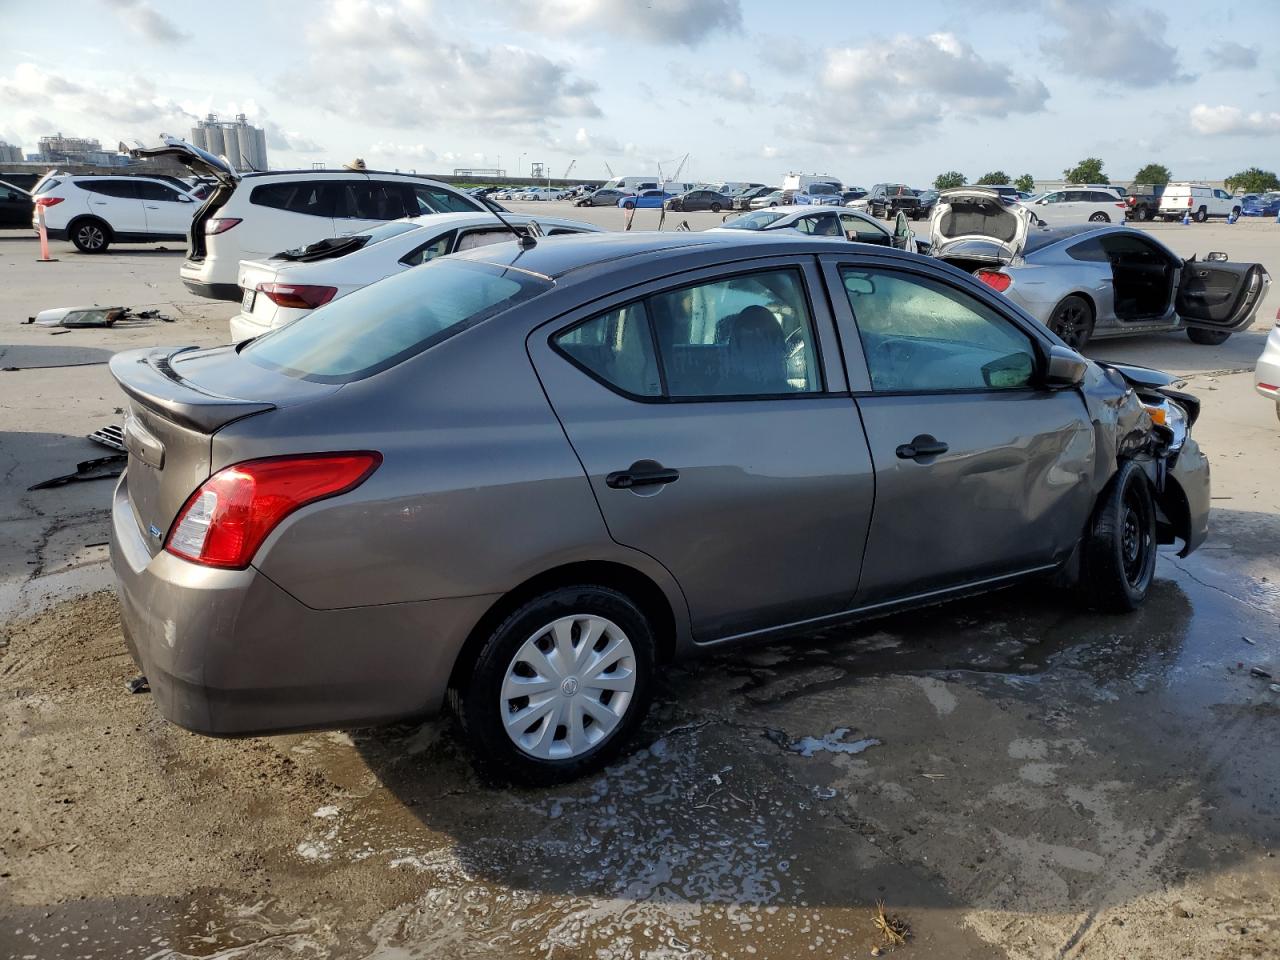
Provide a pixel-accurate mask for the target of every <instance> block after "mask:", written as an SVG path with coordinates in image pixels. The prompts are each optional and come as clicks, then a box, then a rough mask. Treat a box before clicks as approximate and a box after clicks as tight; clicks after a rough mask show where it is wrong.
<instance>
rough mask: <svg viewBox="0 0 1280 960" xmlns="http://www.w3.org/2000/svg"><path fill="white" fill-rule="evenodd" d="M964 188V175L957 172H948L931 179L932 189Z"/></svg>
mask: <svg viewBox="0 0 1280 960" xmlns="http://www.w3.org/2000/svg"><path fill="white" fill-rule="evenodd" d="M963 186H964V174H963V173H961V172H960V171H959V170H948V171H947V172H946V173H940V174H938V175H937V176H936V177H934V178H933V189H935V190H949V189H951V188H952V187H963Z"/></svg>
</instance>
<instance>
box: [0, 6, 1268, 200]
mask: <svg viewBox="0 0 1280 960" xmlns="http://www.w3.org/2000/svg"><path fill="white" fill-rule="evenodd" d="M1215 7H1216V9H1215ZM55 10H56V13H55V12H54V11H55ZM0 12H2V13H3V19H2V21H0V22H2V23H3V28H4V29H3V32H2V34H0V140H7V141H9V142H11V143H20V144H22V145H23V147H24V148H25V149H26V150H28V151H33V150H34V149H35V145H36V140H37V139H38V138H39V137H40V136H41V135H45V134H49V133H53V132H58V131H60V132H62V133H64V134H67V135H76V136H90V137H97V138H99V139H100V140H101V141H102V143H103V144H104V145H108V144H110V145H114V144H115V143H117V142H118V141H119V140H122V139H126V140H128V139H140V140H143V141H148V142H154V141H155V140H156V139H157V137H158V135H159V134H160V133H161V132H165V133H172V134H177V135H182V136H186V135H188V132H189V129H190V127H191V124H192V122H193V120H194V119H195V118H197V117H200V116H203V115H204V114H206V113H209V112H211V111H212V112H215V113H218V114H219V115H221V116H223V117H230V116H231V115H234V114H236V113H245V114H247V115H248V116H249V117H250V119H251V120H253V121H254V122H256V123H259V124H261V125H263V126H265V127H266V129H267V137H268V148H269V151H270V158H271V164H272V166H274V167H288V166H310V165H311V163H312V162H315V161H325V162H328V163H334V164H336V163H340V162H343V161H346V160H348V159H350V158H351V157H354V156H361V157H364V158H365V159H366V161H367V162H368V163H369V164H370V166H375V165H376V166H379V167H385V168H400V169H417V170H418V171H419V172H447V171H449V170H451V169H453V168H454V167H459V166H473V167H474V166H486V167H493V166H499V165H501V166H503V167H505V168H506V169H507V170H508V171H509V172H511V173H514V172H515V171H516V169H517V165H519V168H520V169H521V170H522V171H524V172H526V173H527V171H528V167H529V163H530V162H531V161H535V160H536V161H544V162H546V163H547V164H548V165H549V166H550V167H551V169H552V171H553V173H554V175H556V176H559V175H560V174H561V173H563V172H564V170H565V168H567V167H568V165H569V163H570V161H576V167H575V169H574V176H579V175H580V176H583V177H604V176H606V175H607V173H606V166H605V165H606V163H607V164H608V165H609V166H610V167H612V169H613V170H614V171H615V172H616V173H618V174H648V173H652V172H654V171H655V170H656V167H657V164H658V163H661V164H662V165H663V168H664V170H665V171H666V172H667V173H668V174H669V175H670V174H671V173H673V172H674V167H675V165H676V163H677V162H678V160H679V158H681V157H683V156H684V154H686V153H688V154H690V159H689V163H688V166H687V167H686V168H685V171H684V174H683V177H684V179H703V178H706V179H711V178H725V179H753V180H762V181H767V182H774V181H777V180H779V179H780V177H781V175H782V174H783V173H785V172H787V171H792V170H796V171H799V170H803V171H805V172H823V173H832V174H835V175H837V176H840V177H842V178H844V180H845V181H846V182H848V183H862V184H864V185H866V184H870V183H871V182H874V181H877V180H898V179H901V180H906V181H909V182H912V183H924V182H925V181H931V180H932V179H933V177H934V176H935V175H936V174H937V173H938V172H940V171H941V170H944V169H958V170H960V171H961V172H962V173H965V174H967V175H968V176H969V177H971V178H974V177H977V176H979V175H981V174H982V173H984V172H987V171H989V170H992V169H995V168H1001V169H1004V170H1005V171H1007V172H1008V173H1009V174H1011V175H1014V176H1016V175H1018V174H1020V173H1032V174H1034V175H1035V176H1037V177H1039V178H1051V177H1056V176H1058V175H1060V173H1061V171H1062V169H1063V168H1064V167H1066V166H1068V165H1073V164H1074V163H1075V162H1076V161H1078V160H1079V159H1081V158H1083V157H1086V156H1100V157H1102V158H1103V159H1104V160H1105V162H1106V170H1107V172H1108V173H1109V174H1110V175H1111V176H1112V177H1114V178H1117V179H1125V178H1129V177H1131V176H1132V174H1133V172H1134V171H1135V170H1136V169H1137V167H1138V166H1139V165H1141V164H1143V163H1145V162H1147V161H1151V160H1155V161H1159V162H1162V163H1164V164H1166V165H1167V166H1169V167H1170V168H1171V170H1172V171H1173V173H1174V175H1175V176H1176V177H1180V178H1214V179H1216V178H1221V177H1223V176H1225V175H1228V174H1230V173H1233V172H1235V171H1237V170H1239V169H1241V168H1243V167H1246V166H1251V165H1255V164H1256V165H1260V166H1263V167H1266V168H1268V169H1275V168H1276V167H1277V165H1278V164H1280V157H1278V156H1277V153H1278V148H1280V55H1278V54H1277V53H1276V51H1275V44H1274V38H1275V36H1276V35H1277V33H1280V3H1277V2H1276V0H1224V2H1222V3H1221V4H1218V5H1211V4H1206V3H1200V2H1190V0H1163V2H1160V3H1159V5H1158V7H1151V6H1145V5H1144V4H1142V3H1140V2H1133V0H1021V2H1018V3H1007V2H1006V0H986V2H981V3H979V2H976V0H915V2H912V3H909V4H885V3H873V2H869V0H800V2H793V3H781V2H779V0H469V2H467V3H458V2H446V0H309V2H308V0H272V2H270V3H264V2H262V0H253V2H249V0H219V2H218V3H216V4H209V3H207V2H206V3H200V4H197V3H186V2H182V0H60V2H58V3H57V4H56V6H55V7H54V8H49V7H42V6H41V5H39V4H30V3H19V2H16V0H0Z"/></svg>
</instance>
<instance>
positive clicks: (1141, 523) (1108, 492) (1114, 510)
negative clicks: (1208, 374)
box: [1080, 460, 1156, 613]
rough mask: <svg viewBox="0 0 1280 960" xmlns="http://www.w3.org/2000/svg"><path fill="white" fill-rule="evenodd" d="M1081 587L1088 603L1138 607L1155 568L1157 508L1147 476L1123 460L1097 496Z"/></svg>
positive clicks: (1103, 606) (1104, 606)
mask: <svg viewBox="0 0 1280 960" xmlns="http://www.w3.org/2000/svg"><path fill="white" fill-rule="evenodd" d="M1080 560H1081V571H1080V587H1081V590H1082V591H1083V593H1084V599H1085V602H1086V603H1088V604H1089V605H1090V606H1092V607H1094V608H1096V609H1099V610H1107V611H1110V612H1113V613H1128V612H1129V611H1131V610H1136V609H1138V607H1139V606H1141V605H1142V601H1143V600H1145V599H1146V596H1147V591H1148V590H1149V589H1150V588H1151V582H1152V580H1154V579H1155V572H1156V511H1155V503H1154V502H1153V500H1152V498H1151V487H1150V485H1149V484H1148V483H1147V478H1146V475H1145V474H1144V473H1143V472H1142V468H1141V467H1139V466H1138V465H1137V464H1136V463H1135V462H1133V461H1132V460H1125V461H1124V462H1123V463H1122V464H1121V465H1120V469H1119V470H1117V471H1116V475H1115V476H1114V477H1112V479H1111V482H1110V483H1109V484H1108V485H1107V488H1106V489H1105V490H1104V491H1103V493H1102V496H1101V497H1100V498H1099V499H1098V505H1097V507H1096V508H1095V509H1094V515H1093V519H1092V520H1091V521H1090V524H1089V530H1088V532H1087V535H1086V537H1085V540H1084V544H1083V550H1082V553H1081V558H1080Z"/></svg>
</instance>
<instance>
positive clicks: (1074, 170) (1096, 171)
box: [1062, 157, 1111, 183]
mask: <svg viewBox="0 0 1280 960" xmlns="http://www.w3.org/2000/svg"><path fill="white" fill-rule="evenodd" d="M1062 175H1063V176H1064V177H1065V178H1066V180H1067V183H1110V182H1111V181H1110V180H1108V179H1107V175H1106V174H1105V173H1103V172H1102V161H1101V160H1099V159H1098V158H1097V157H1086V158H1085V159H1084V160H1081V161H1080V162H1079V163H1077V164H1076V165H1075V166H1074V167H1068V168H1067V169H1066V170H1063V171H1062Z"/></svg>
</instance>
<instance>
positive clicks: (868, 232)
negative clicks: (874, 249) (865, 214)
mask: <svg viewBox="0 0 1280 960" xmlns="http://www.w3.org/2000/svg"><path fill="white" fill-rule="evenodd" d="M840 224H841V226H842V227H843V228H844V235H845V236H846V237H848V238H849V239H850V240H860V241H861V242H863V243H879V244H882V245H888V243H889V235H888V234H887V233H885V232H884V231H883V230H881V229H880V228H879V227H878V226H876V225H875V224H874V223H868V222H867V221H866V220H863V219H862V218H861V217H855V216H853V215H852V214H848V213H842V214H841V215H840Z"/></svg>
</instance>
